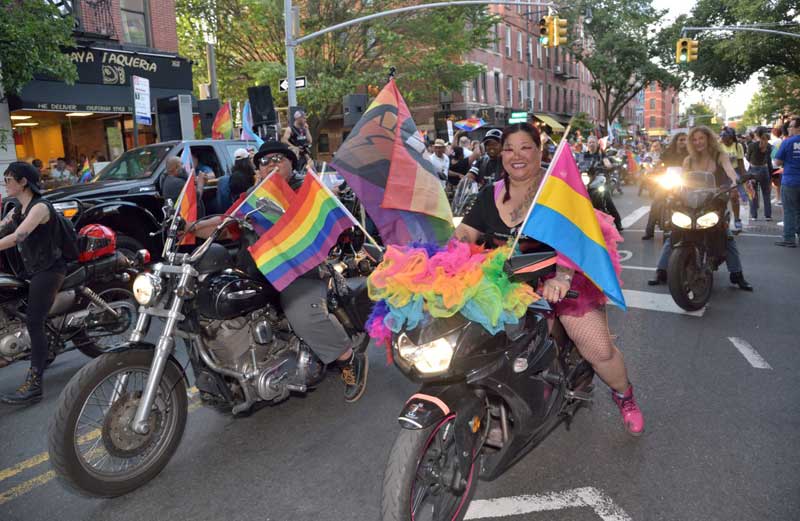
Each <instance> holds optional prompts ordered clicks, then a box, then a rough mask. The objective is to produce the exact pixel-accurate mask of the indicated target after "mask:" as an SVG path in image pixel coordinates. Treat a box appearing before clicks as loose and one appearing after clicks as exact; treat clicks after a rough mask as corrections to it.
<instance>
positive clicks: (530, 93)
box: [525, 80, 536, 111]
mask: <svg viewBox="0 0 800 521" xmlns="http://www.w3.org/2000/svg"><path fill="white" fill-rule="evenodd" d="M535 95H536V82H535V81H533V80H531V81H529V82H528V103H527V104H526V105H525V108H526V109H528V110H529V111H531V110H533V108H534V105H533V97H534V96H535Z"/></svg>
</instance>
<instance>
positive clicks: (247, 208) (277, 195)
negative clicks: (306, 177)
mask: <svg viewBox="0 0 800 521" xmlns="http://www.w3.org/2000/svg"><path fill="white" fill-rule="evenodd" d="M262 197H263V198H266V199H269V200H271V201H273V202H274V203H275V204H277V205H278V206H280V207H281V209H282V210H284V211H286V210H287V209H289V208H291V206H292V203H293V202H294V199H295V197H296V194H295V193H294V191H293V190H292V189H291V187H289V184H288V183H287V182H286V181H285V180H284V179H283V177H281V175H280V174H277V173H276V172H272V173H271V174H269V175H268V176H267V177H265V178H264V180H263V181H261V182H260V183H259V184H258V185H256V187H255V189H254V190H253V191H252V192H250V193H249V194H247V195H245V196H244V197H240V198H239V200H238V201H236V202H235V203H233V206H231V208H230V209H229V210H228V211H227V212H225V213H226V214H227V215H233V216H234V217H239V218H243V217H244V216H245V215H247V214H248V213H250V212H252V211H253V210H255V209H256V208H258V200H259V199H261V198H262ZM280 217H281V215H278V214H275V213H273V212H260V211H259V212H253V213H252V214H250V218H251V219H252V220H253V227H254V228H255V230H256V233H258V235H259V236H261V235H264V233H266V231H267V230H269V229H270V228H272V225H274V224H275V223H276V222H277V221H278V219H280Z"/></svg>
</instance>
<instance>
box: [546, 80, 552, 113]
mask: <svg viewBox="0 0 800 521" xmlns="http://www.w3.org/2000/svg"><path fill="white" fill-rule="evenodd" d="M552 110H553V86H552V85H548V86H547V112H550V111H552Z"/></svg>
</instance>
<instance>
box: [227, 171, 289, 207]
mask: <svg viewBox="0 0 800 521" xmlns="http://www.w3.org/2000/svg"><path fill="white" fill-rule="evenodd" d="M278 168H280V167H277V166H276V167H275V168H273V169H272V171H271V172H270V173H268V174H267V177H265V178H264V179H262V180H261V182H260V183H258V184H257V185H253V191H255V189H256V188H258V187H259V186H261V185H262V184H264V183H266V182H267V179H269V178H270V177H272V176H273V175H274V174H275V173H276V172H277V171H278ZM246 202H247V197H245V198H244V199H242V202H241V203H239V206H237V207H236V209H235V210H234V211H232V212H231V213H230V215H236V212H238V211H239V210H240V209H241V208H242V206H243V205H244V203H246ZM283 211H286V208H284V209H283Z"/></svg>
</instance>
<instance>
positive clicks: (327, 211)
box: [248, 174, 353, 291]
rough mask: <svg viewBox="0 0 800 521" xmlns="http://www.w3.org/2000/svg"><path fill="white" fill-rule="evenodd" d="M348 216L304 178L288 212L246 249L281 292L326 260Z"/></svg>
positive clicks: (313, 178) (319, 186)
mask: <svg viewBox="0 0 800 521" xmlns="http://www.w3.org/2000/svg"><path fill="white" fill-rule="evenodd" d="M352 225H353V220H352V216H351V215H350V214H349V213H348V212H347V210H345V209H344V208H343V207H342V206H341V204H340V203H339V201H338V200H337V199H336V198H335V197H334V196H333V195H332V194H331V193H330V192H328V191H327V190H326V189H325V188H324V187H323V186H322V183H321V182H320V181H319V180H318V179H317V177H316V176H315V175H313V174H308V175H306V178H305V181H303V186H301V187H300V190H299V191H298V192H297V194H296V196H295V199H294V201H293V202H292V204H291V206H290V207H289V209H288V211H287V212H286V213H285V214H283V216H282V217H281V218H280V219H278V221H277V222H276V223H275V225H274V226H272V228H270V229H269V230H267V233H265V234H264V235H262V236H261V238H260V239H259V240H258V242H256V243H255V244H253V245H252V246H250V247H249V248H248V251H249V252H250V255H251V256H252V257H253V260H254V261H255V263H256V266H258V269H259V270H261V273H263V274H264V276H265V277H266V278H267V280H269V281H270V283H272V285H273V286H275V289H277V290H278V291H282V290H283V289H284V288H286V286H288V285H289V284H291V283H292V281H294V280H295V279H296V278H297V277H299V276H301V275H303V274H305V273H306V272H308V271H309V270H311V269H313V268H315V267H317V266H318V265H319V264H320V263H322V262H323V261H324V260H325V259H326V258H327V256H328V252H329V251H330V249H331V248H332V247H333V245H334V244H335V243H336V240H337V239H338V238H339V234H341V233H342V232H343V231H344V230H346V229H347V228H349V227H351V226H352Z"/></svg>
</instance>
